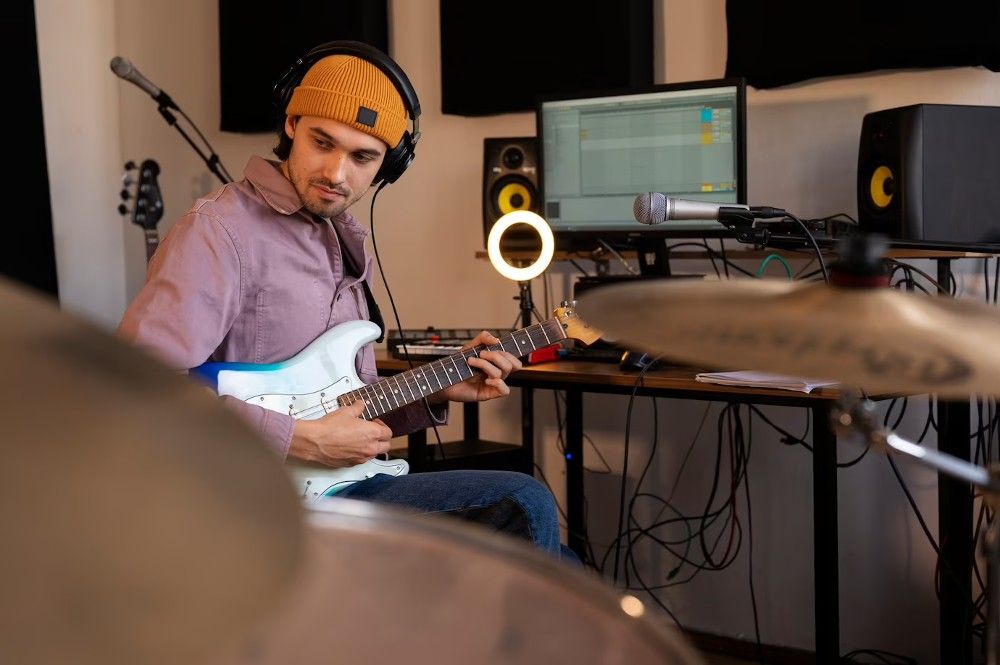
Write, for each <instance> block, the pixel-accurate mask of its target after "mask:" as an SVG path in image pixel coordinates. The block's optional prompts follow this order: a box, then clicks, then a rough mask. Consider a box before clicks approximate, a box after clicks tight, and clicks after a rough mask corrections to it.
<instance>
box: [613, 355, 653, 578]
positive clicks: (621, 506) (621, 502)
mask: <svg viewBox="0 0 1000 665" xmlns="http://www.w3.org/2000/svg"><path fill="white" fill-rule="evenodd" d="M652 366H653V363H649V364H648V365H646V366H645V367H643V368H642V371H641V372H639V375H638V376H637V377H635V385H634V386H633V388H632V394H631V396H629V399H628V409H627V410H626V412H625V451H624V452H623V453H622V460H623V461H622V482H621V491H620V493H619V499H618V530H617V531H618V535H617V537H616V538H615V567H614V574H613V581H614V583H615V584H617V583H618V565H619V561H620V559H621V544H622V542H621V539H622V522H623V521H624V519H625V484H626V483H627V482H628V449H629V435H630V429H631V426H632V405H633V404H634V403H635V395H636V393H637V392H638V391H639V386H640V385H642V380H643V378H644V377H645V376H646V372H648V371H649V368H650V367H652Z"/></svg>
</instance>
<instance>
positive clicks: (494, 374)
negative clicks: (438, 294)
mask: <svg viewBox="0 0 1000 665" xmlns="http://www.w3.org/2000/svg"><path fill="white" fill-rule="evenodd" d="M499 343H500V340H499V339H497V338H496V337H494V336H493V335H491V334H490V333H488V332H486V331H485V330H484V331H482V332H481V333H479V334H478V335H476V338H475V339H474V340H472V341H471V342H469V343H468V344H466V345H465V346H463V347H462V350H463V351H465V350H467V349H471V348H473V347H475V346H480V345H486V346H492V345H494V344H499ZM469 367H471V368H472V369H474V370H477V372H476V374H475V376H472V377H470V378H468V379H466V380H465V381H462V382H461V383H456V384H455V385H453V386H450V387H448V388H445V389H444V390H441V391H439V392H437V393H435V394H434V395H433V396H431V397H430V398H429V401H430V402H431V403H437V404H440V403H443V402H446V401H452V402H485V401H486V400H490V399H496V398H497V397H505V396H506V395H509V394H510V387H509V386H508V385H507V384H506V383H505V382H504V379H506V378H507V377H508V376H510V373H511V372H515V371H517V370H519V369H521V367H522V365H521V361H520V360H518V359H517V358H515V357H514V356H513V355H511V354H510V353H507V352H506V351H482V352H480V353H479V357H478V358H475V357H473V358H469Z"/></svg>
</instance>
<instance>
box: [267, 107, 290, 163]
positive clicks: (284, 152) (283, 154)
mask: <svg viewBox="0 0 1000 665" xmlns="http://www.w3.org/2000/svg"><path fill="white" fill-rule="evenodd" d="M271 152H273V153H274V154H275V155H277V156H278V159H280V160H281V161H285V160H286V159H288V156H289V155H290V154H292V139H290V138H289V137H288V132H286V131H285V116H281V118H280V119H279V120H278V145H276V146H274V149H273V150H272V151H271Z"/></svg>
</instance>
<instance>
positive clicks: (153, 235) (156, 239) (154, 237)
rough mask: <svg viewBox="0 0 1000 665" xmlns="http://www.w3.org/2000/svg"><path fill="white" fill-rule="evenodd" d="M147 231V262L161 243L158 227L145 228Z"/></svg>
mask: <svg viewBox="0 0 1000 665" xmlns="http://www.w3.org/2000/svg"><path fill="white" fill-rule="evenodd" d="M143 231H145V233H146V263H149V260H150V259H152V258H153V252H155V251H156V248H157V247H158V246H159V245H160V233H159V232H158V231H157V230H156V229H143Z"/></svg>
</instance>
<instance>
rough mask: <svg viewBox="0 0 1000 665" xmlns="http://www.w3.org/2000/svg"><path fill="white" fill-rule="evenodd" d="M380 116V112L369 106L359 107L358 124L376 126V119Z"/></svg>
mask: <svg viewBox="0 0 1000 665" xmlns="http://www.w3.org/2000/svg"><path fill="white" fill-rule="evenodd" d="M377 118H378V112H377V111H374V110H372V109H370V108H368V107H367V106H359V107H358V117H357V122H358V124H361V125H365V126H366V127H374V126H375V120H376V119H377Z"/></svg>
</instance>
